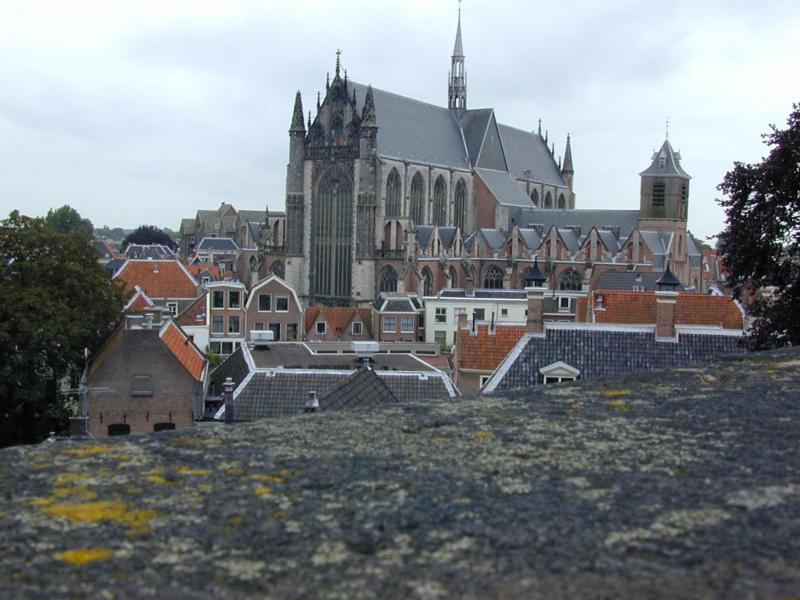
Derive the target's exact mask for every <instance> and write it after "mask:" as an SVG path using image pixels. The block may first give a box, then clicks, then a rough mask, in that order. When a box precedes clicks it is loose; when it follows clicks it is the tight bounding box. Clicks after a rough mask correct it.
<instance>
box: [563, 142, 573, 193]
mask: <svg viewBox="0 0 800 600" xmlns="http://www.w3.org/2000/svg"><path fill="white" fill-rule="evenodd" d="M574 175H575V168H574V167H573V166H572V144H571V143H570V139H569V134H567V147H566V148H565V149H564V164H563V165H562V166H561V177H563V178H564V181H565V182H566V184H567V186H568V187H569V189H570V190H571V189H572V178H573V176H574Z"/></svg>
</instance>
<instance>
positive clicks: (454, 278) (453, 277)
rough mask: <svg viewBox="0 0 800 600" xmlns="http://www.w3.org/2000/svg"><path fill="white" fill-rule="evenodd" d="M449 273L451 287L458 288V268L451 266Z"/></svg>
mask: <svg viewBox="0 0 800 600" xmlns="http://www.w3.org/2000/svg"><path fill="white" fill-rule="evenodd" d="M447 273H448V274H449V275H450V287H451V288H457V287H458V274H457V273H456V268H455V267H454V266H453V265H450V268H449V269H448V270H447Z"/></svg>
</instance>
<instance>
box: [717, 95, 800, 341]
mask: <svg viewBox="0 0 800 600" xmlns="http://www.w3.org/2000/svg"><path fill="white" fill-rule="evenodd" d="M787 125H788V127H787V128H786V129H778V128H777V127H775V126H774V125H771V126H770V129H771V132H770V133H767V134H765V135H764V136H763V138H764V142H765V143H766V144H767V146H769V147H770V151H769V154H768V155H767V156H766V157H765V158H764V159H762V161H761V162H759V163H756V164H743V163H735V164H734V168H733V170H732V171H729V172H728V173H727V174H726V175H725V179H724V180H723V182H722V183H721V184H720V185H719V189H720V191H722V192H723V193H724V194H725V196H726V197H725V198H724V199H722V200H720V201H719V203H720V204H721V205H722V206H723V207H724V208H725V213H726V216H727V223H726V226H725V229H724V230H723V231H722V233H721V234H720V237H719V240H720V244H719V248H720V251H721V254H722V259H723V262H724V265H725V268H726V269H727V271H728V284H729V285H730V286H731V287H732V288H733V290H734V294H735V295H736V296H737V297H741V296H742V294H743V291H744V290H745V289H747V288H748V287H749V286H753V287H754V288H755V289H756V290H757V291H761V292H765V293H763V294H757V295H756V299H755V301H754V302H753V304H752V306H751V313H752V315H753V316H754V317H755V322H754V326H753V330H752V332H751V334H750V336H749V339H748V341H749V345H750V347H751V348H753V349H763V348H774V347H777V346H785V345H797V344H800V319H799V318H798V316H800V104H795V105H794V109H793V112H792V113H791V114H790V115H789V118H788V121H787Z"/></svg>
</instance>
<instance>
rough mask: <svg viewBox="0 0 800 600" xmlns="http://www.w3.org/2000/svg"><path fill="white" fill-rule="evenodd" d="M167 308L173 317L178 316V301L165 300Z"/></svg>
mask: <svg viewBox="0 0 800 600" xmlns="http://www.w3.org/2000/svg"><path fill="white" fill-rule="evenodd" d="M167 309H168V310H169V312H170V314H172V316H173V317H176V316H178V303H177V302H167Z"/></svg>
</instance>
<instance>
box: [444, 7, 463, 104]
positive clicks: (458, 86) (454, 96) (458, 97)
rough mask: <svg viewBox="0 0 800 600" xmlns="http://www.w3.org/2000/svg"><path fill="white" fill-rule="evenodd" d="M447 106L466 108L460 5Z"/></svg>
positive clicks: (451, 61) (451, 60)
mask: <svg viewBox="0 0 800 600" xmlns="http://www.w3.org/2000/svg"><path fill="white" fill-rule="evenodd" d="M447 98H448V101H447V106H448V107H449V108H451V109H454V110H466V109H467V73H466V71H465V70H464V47H463V45H462V43H461V5H460V3H459V7H458V28H457V29H456V43H455V45H454V46H453V56H452V57H451V59H450V80H449V85H448V90H447Z"/></svg>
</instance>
